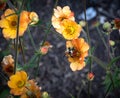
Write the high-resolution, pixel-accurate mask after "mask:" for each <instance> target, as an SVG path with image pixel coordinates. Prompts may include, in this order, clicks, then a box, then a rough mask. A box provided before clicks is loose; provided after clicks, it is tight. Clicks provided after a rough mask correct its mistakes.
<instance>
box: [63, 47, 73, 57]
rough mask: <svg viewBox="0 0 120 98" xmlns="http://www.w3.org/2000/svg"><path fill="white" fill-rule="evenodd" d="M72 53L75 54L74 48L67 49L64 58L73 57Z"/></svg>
mask: <svg viewBox="0 0 120 98" xmlns="http://www.w3.org/2000/svg"><path fill="white" fill-rule="evenodd" d="M74 53H75V49H74V47H68V48H67V49H66V51H65V54H66V56H68V57H69V56H70V57H73V56H74Z"/></svg>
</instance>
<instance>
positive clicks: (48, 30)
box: [41, 0, 59, 46]
mask: <svg viewBox="0 0 120 98" xmlns="http://www.w3.org/2000/svg"><path fill="white" fill-rule="evenodd" d="M58 1H59V0H56V2H55V5H54V8H56V6H57V4H58ZM53 13H54V10H53V11H52V15H53ZM51 27H52V25H51V23H49V25H48V29H47V31H46V35H45V37H44V40H43V42H42V44H41V46H43V45H44V42H45V41H46V39H47V36H48V33H49V32H50V29H51Z"/></svg>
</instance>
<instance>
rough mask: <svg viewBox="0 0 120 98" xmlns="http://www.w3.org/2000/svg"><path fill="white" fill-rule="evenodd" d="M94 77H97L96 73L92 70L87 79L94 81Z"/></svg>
mask: <svg viewBox="0 0 120 98" xmlns="http://www.w3.org/2000/svg"><path fill="white" fill-rule="evenodd" d="M94 77H95V75H94V74H93V73H92V72H90V73H88V74H87V79H88V80H89V81H92V80H93V79H94Z"/></svg>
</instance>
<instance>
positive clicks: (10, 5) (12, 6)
mask: <svg viewBox="0 0 120 98" xmlns="http://www.w3.org/2000/svg"><path fill="white" fill-rule="evenodd" d="M7 4H8V6H9V7H10V8H12V9H14V11H17V10H16V8H15V7H14V5H13V4H12V3H11V1H10V0H7Z"/></svg>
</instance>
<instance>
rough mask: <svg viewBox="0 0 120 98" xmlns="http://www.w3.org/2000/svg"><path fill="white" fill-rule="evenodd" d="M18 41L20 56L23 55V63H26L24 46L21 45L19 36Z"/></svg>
mask: <svg viewBox="0 0 120 98" xmlns="http://www.w3.org/2000/svg"><path fill="white" fill-rule="evenodd" d="M19 42H20V49H21V52H22V56H23V61H24V64H25V63H26V60H25V53H24V47H23V45H22V42H21V38H19Z"/></svg>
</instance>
